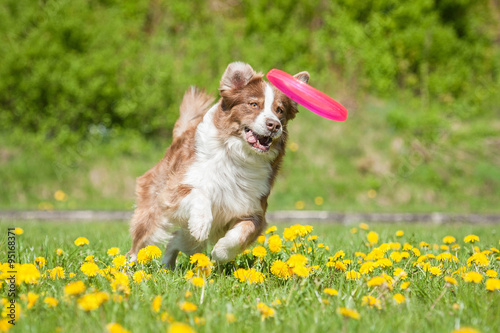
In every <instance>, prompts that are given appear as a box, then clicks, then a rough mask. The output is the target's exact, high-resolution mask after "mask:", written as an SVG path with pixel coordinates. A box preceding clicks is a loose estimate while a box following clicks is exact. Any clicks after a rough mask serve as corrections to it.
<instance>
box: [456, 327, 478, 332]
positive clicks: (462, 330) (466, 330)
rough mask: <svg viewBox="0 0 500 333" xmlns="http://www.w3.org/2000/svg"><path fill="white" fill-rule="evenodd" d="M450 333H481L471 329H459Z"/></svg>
mask: <svg viewBox="0 0 500 333" xmlns="http://www.w3.org/2000/svg"><path fill="white" fill-rule="evenodd" d="M451 333H481V332H479V331H478V330H476V329H475V328H472V327H461V328H459V329H456V330H453V331H451Z"/></svg>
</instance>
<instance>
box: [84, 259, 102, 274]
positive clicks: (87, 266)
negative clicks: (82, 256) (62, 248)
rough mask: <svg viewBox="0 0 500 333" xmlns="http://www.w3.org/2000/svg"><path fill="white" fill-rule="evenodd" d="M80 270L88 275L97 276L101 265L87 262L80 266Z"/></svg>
mask: <svg viewBox="0 0 500 333" xmlns="http://www.w3.org/2000/svg"><path fill="white" fill-rule="evenodd" d="M80 270H81V271H82V273H83V274H85V275H87V276H96V274H97V271H98V270H99V266H97V265H96V264H94V263H93V262H85V263H83V264H82V265H81V266H80Z"/></svg>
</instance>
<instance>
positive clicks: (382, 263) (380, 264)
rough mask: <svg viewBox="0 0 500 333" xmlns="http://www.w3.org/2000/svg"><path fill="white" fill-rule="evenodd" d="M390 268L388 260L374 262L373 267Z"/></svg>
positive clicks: (390, 264)
mask: <svg viewBox="0 0 500 333" xmlns="http://www.w3.org/2000/svg"><path fill="white" fill-rule="evenodd" d="M391 266H392V261H391V260H390V259H388V258H382V259H378V260H377V261H376V262H375V267H382V268H386V267H391Z"/></svg>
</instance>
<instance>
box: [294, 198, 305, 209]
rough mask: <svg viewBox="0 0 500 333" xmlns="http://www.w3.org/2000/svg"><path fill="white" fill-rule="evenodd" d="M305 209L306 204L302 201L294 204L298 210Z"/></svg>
mask: <svg viewBox="0 0 500 333" xmlns="http://www.w3.org/2000/svg"><path fill="white" fill-rule="evenodd" d="M305 207H306V204H305V202H304V201H302V200H299V201H297V202H296V203H295V208H296V209H298V210H301V209H304V208H305Z"/></svg>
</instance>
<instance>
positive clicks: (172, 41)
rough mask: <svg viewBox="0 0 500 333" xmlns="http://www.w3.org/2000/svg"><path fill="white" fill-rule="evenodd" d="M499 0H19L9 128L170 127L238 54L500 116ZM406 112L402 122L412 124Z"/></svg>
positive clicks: (151, 130)
mask: <svg viewBox="0 0 500 333" xmlns="http://www.w3.org/2000/svg"><path fill="white" fill-rule="evenodd" d="M488 6H489V2H488V1H479V2H477V1H472V0H461V1H459V2H456V1H451V0H443V1H436V2H434V1H430V0H426V1H417V2H408V1H399V0H385V1H380V0H371V1H361V2H360V1H352V0H342V1H338V2H325V1H319V0H314V1H297V0H294V1H292V0H280V1H277V2H273V3H272V4H271V3H269V2H267V1H261V0H244V1H242V2H241V3H237V2H234V3H219V2H172V1H168V2H167V1H160V0H158V1H157V0H151V1H149V2H146V1H139V2H137V1H130V0H129V1H114V0H90V1H89V0H74V1H69V0H52V1H50V0H48V1H40V2H39V1H33V0H31V1H30V0H6V1H4V2H3V3H2V4H1V5H0V9H1V10H0V13H1V14H0V29H1V31H2V34H1V38H0V57H1V59H2V62H1V63H0V77H1V78H2V80H1V81H0V129H1V130H2V131H5V132H12V131H13V128H16V129H17V130H20V132H21V133H22V135H25V134H26V133H32V132H33V133H38V134H41V135H42V136H43V137H44V140H46V141H47V142H52V143H57V146H64V145H70V144H75V143H76V142H78V141H79V140H81V139H82V138H85V137H88V136H89V135H92V134H91V131H92V129H93V128H94V129H95V128H96V126H98V127H99V128H104V129H105V131H114V130H120V129H122V130H123V129H126V130H127V131H134V132H137V133H139V134H140V135H143V136H145V137H168V136H169V134H170V131H171V129H172V127H173V124H174V122H175V119H176V117H177V108H178V104H179V102H180V99H181V94H182V92H183V91H184V90H185V89H186V88H187V87H188V86H189V85H190V84H197V85H200V86H205V87H209V88H210V90H211V91H213V92H216V90H215V88H216V87H217V85H218V80H219V78H220V75H221V73H222V72H223V70H224V68H225V66H226V65H227V64H228V63H229V62H231V61H234V60H243V61H247V62H249V63H251V64H252V65H254V66H255V68H256V69H260V70H264V71H267V70H269V69H271V68H273V67H278V68H282V69H284V70H287V71H290V72H297V71H300V70H308V71H310V72H311V74H312V77H313V81H314V84H315V85H316V86H318V87H320V88H321V87H330V86H331V85H332V84H333V83H332V80H333V79H336V80H339V79H341V80H343V81H345V82H347V85H348V87H349V89H350V90H354V91H358V90H359V91H363V92H368V93H371V94H376V95H381V96H388V95H393V94H394V91H395V90H402V91H407V92H410V93H411V94H412V95H413V96H416V97H418V98H419V100H420V101H421V104H422V107H423V109H424V110H426V109H427V107H428V105H429V104H430V103H438V104H439V105H442V106H443V111H446V112H441V113H439V114H438V115H437V117H447V116H456V117H459V118H467V117H471V116H475V115H477V114H478V112H479V111H482V112H484V110H485V109H486V110H487V112H488V113H489V114H490V115H491V112H496V113H498V110H499V109H498V106H495V102H496V101H494V98H495V96H494V95H495V92H498V90H499V89H500V84H499V81H500V79H499V70H500V64H499V63H500V62H499V58H500V57H499V52H498V51H499V50H498V49H499V48H498V45H497V44H495V43H494V39H495V34H496V32H495V31H496V30H495V29H496V23H495V22H494V20H493V17H492V15H491V13H490V10H489V8H488ZM431 112H433V111H431ZM433 117H434V116H431V117H430V118H433ZM400 118H401V117H399V118H398V117H397V116H396V117H394V115H393V117H392V118H391V119H392V121H396V127H401V128H404V127H405V126H406V125H404V124H401V121H399V120H398V119H400ZM404 122H406V120H404ZM432 122H434V123H436V122H437V123H438V122H439V121H434V120H433V121H432Z"/></svg>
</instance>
